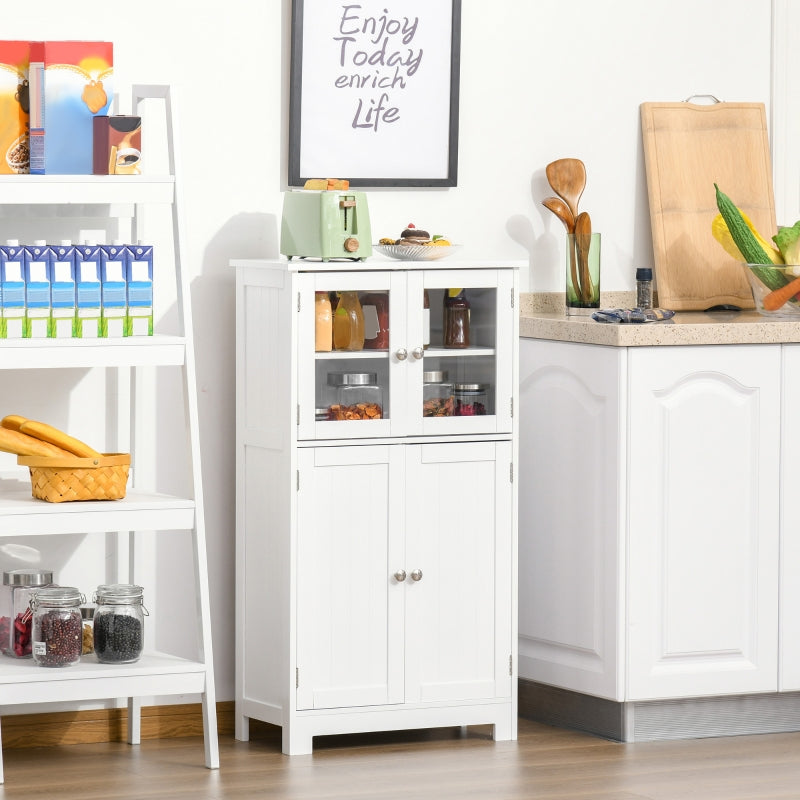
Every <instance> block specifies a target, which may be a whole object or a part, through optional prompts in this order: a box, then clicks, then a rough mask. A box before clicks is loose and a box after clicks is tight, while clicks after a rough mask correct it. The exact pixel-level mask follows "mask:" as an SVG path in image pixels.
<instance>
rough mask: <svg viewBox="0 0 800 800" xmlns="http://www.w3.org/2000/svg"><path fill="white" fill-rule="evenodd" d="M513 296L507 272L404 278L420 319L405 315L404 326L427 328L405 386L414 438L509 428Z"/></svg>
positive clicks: (444, 272) (449, 272)
mask: <svg viewBox="0 0 800 800" xmlns="http://www.w3.org/2000/svg"><path fill="white" fill-rule="evenodd" d="M513 292H514V282H513V275H512V273H511V271H510V270H425V271H421V272H417V273H410V274H409V298H410V299H409V306H410V309H417V308H419V309H422V313H421V316H420V315H418V314H415V313H414V312H413V311H411V312H410V313H409V327H413V326H414V325H417V324H419V325H422V326H423V327H424V328H425V329H427V326H428V325H429V326H430V337H429V343H428V345H427V347H426V348H425V350H424V358H423V361H422V364H420V365H419V367H420V368H419V376H418V379H417V381H416V382H415V383H414V385H412V386H411V387H409V392H410V395H411V397H412V399H411V400H410V403H409V405H410V407H411V408H412V409H413V411H414V413H413V414H410V415H409V426H410V428H411V430H412V432H413V433H422V434H429V435H450V434H464V433H500V432H506V431H510V430H511V400H512V391H513V387H512V358H513V337H514V316H513V315H514V308H513ZM425 306H428V308H427V309H426V308H425ZM417 316H420V319H419V321H417ZM426 317H429V320H428V319H426ZM412 338H413V337H412ZM426 338H427V337H426Z"/></svg>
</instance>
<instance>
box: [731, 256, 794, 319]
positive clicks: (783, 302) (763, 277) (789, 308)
mask: <svg viewBox="0 0 800 800" xmlns="http://www.w3.org/2000/svg"><path fill="white" fill-rule="evenodd" d="M742 266H743V267H744V269H745V272H746V273H747V280H748V282H749V283H750V289H751V290H752V292H753V302H754V303H755V305H756V310H757V311H758V313H759V314H763V315H764V316H767V317H794V318H795V319H797V320H800V266H799V265H794V264H772V265H770V264H743V265H742Z"/></svg>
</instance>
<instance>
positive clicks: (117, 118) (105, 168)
mask: <svg viewBox="0 0 800 800" xmlns="http://www.w3.org/2000/svg"><path fill="white" fill-rule="evenodd" d="M92 122H93V123H94V142H93V144H94V174H95V175H139V174H141V171H142V118H141V117H136V116H132V115H129V114H115V115H114V116H111V117H95V118H94V119H93V120H92Z"/></svg>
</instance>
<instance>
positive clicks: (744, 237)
mask: <svg viewBox="0 0 800 800" xmlns="http://www.w3.org/2000/svg"><path fill="white" fill-rule="evenodd" d="M714 189H715V190H716V192H717V208H718V209H719V213H720V214H722V218H723V219H724V220H725V224H726V225H727V226H728V230H729V231H730V234H731V238H732V239H733V241H734V243H735V244H736V247H738V248H739V252H740V253H741V254H742V258H744V260H745V262H746V263H748V264H764V265H765V266H766V265H769V266H768V267H767V269H763V270H760V269H758V268H756V269H754V270H753V273H754V274H755V275H756V276H757V277H758V279H759V280H760V281H761V282H762V283H763V284H764V285H765V286H766V287H767V288H769V289H770V290H771V291H774V290H775V289H780V288H781V286H785V285H786V284H787V283H788V282H789V281H788V279H787V278H786V276H785V275H784V274H783V272H781V271H780V270H777V269H775V268H774V267H775V265H774V264H773V262H772V259H771V258H770V257H769V255H768V254H767V253H766V251H765V250H764V248H763V247H762V246H761V245H760V244H759V242H758V239H756V237H755V235H754V234H753V231H751V230H750V227H749V225H748V224H747V223H746V222H745V220H744V218H743V217H742V212H741V211H739V209H738V208H737V207H736V205H735V204H734V202H733V201H732V200H731V199H730V197H728V195H726V194H725V193H724V192H722V191H720V188H719V186H717V184H716V183H715V184H714Z"/></svg>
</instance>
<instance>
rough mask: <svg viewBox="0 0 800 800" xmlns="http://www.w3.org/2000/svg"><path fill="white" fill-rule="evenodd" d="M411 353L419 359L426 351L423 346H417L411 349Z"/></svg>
mask: <svg viewBox="0 0 800 800" xmlns="http://www.w3.org/2000/svg"><path fill="white" fill-rule="evenodd" d="M411 355H412V356H414V358H416V359H417V361H419V359H421V358H422V357H423V356H424V355H425V351H424V350H423V349H422V348H421V347H415V348H414V349H413V350H412V351H411Z"/></svg>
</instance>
